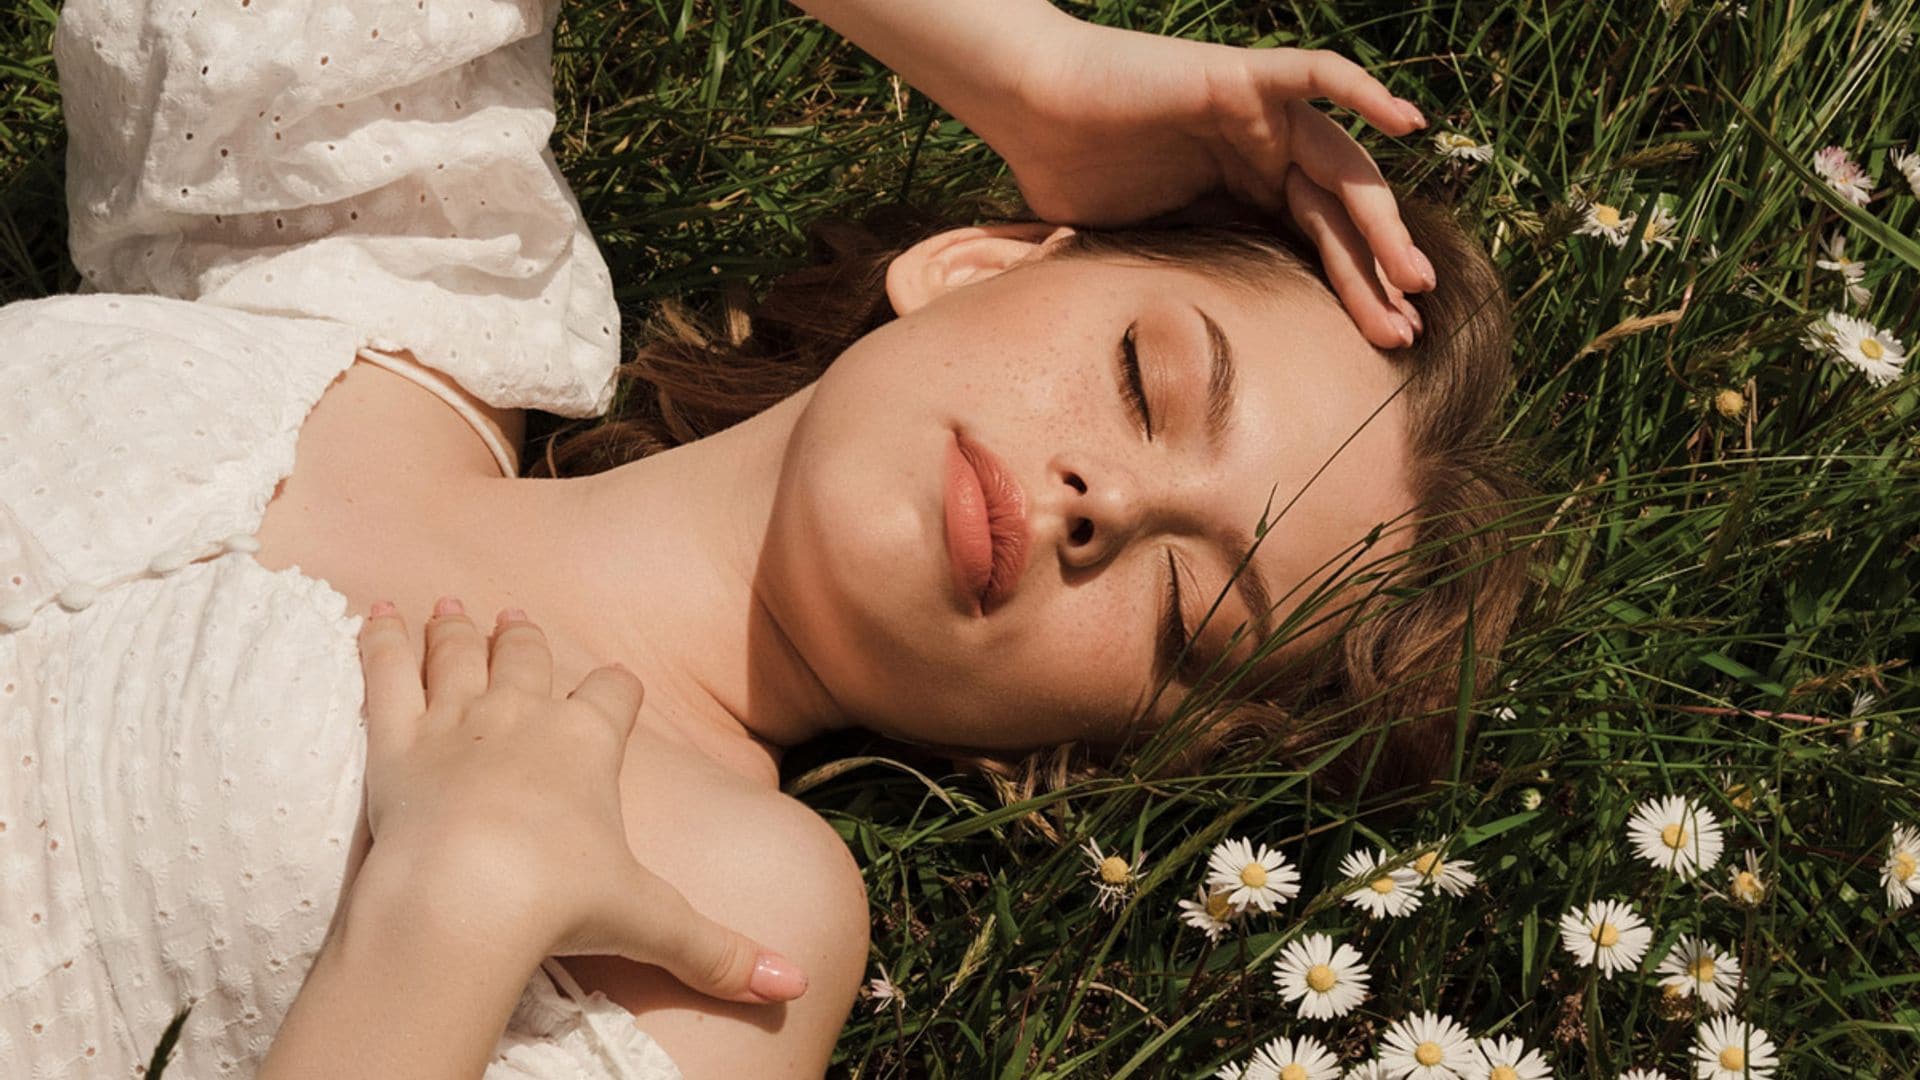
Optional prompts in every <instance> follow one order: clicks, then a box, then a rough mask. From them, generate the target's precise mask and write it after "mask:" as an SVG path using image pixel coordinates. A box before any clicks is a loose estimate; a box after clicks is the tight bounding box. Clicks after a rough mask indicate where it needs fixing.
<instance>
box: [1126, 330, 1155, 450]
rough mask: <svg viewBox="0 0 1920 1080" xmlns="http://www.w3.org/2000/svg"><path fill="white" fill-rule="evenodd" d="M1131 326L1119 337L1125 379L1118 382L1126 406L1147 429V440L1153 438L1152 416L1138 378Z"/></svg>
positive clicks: (1137, 358) (1138, 368)
mask: <svg viewBox="0 0 1920 1080" xmlns="http://www.w3.org/2000/svg"><path fill="white" fill-rule="evenodd" d="M1133 331H1134V327H1133V326H1128V327H1127V332H1126V333H1124V334H1122V335H1120V360H1121V367H1122V369H1123V372H1124V374H1125V375H1126V378H1124V379H1122V380H1120V386H1121V391H1122V393H1123V394H1124V395H1125V397H1126V399H1127V404H1129V405H1131V406H1133V410H1134V412H1136V413H1138V414H1140V423H1141V425H1142V426H1144V427H1145V428H1146V429H1147V438H1148V439H1152V438H1153V414H1152V413H1151V412H1149V411H1148V410H1147V391H1146V386H1145V384H1144V383H1143V382H1142V381H1141V378H1140V353H1139V350H1137V349H1136V348H1134V342H1133Z"/></svg>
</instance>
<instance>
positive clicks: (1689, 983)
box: [1654, 934, 1740, 1013]
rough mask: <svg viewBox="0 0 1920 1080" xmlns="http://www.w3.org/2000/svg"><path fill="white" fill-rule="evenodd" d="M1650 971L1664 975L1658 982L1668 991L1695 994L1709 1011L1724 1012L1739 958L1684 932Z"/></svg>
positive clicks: (1737, 975) (1737, 981)
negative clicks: (1658, 964) (1658, 963)
mask: <svg viewBox="0 0 1920 1080" xmlns="http://www.w3.org/2000/svg"><path fill="white" fill-rule="evenodd" d="M1654 971H1655V972H1656V973H1657V974H1660V975H1665V976H1666V978H1664V979H1661V980H1660V985H1661V986H1664V987H1666V988H1667V989H1668V991H1669V992H1671V993H1675V994H1677V995H1678V996H1680V997H1692V996H1693V995H1695V994H1696V993H1697V994H1699V995H1700V1003H1701V1004H1702V1005H1705V1006H1706V1007H1707V1011H1708V1012H1710V1013H1723V1012H1726V1011H1727V1009H1728V1008H1729V1007H1731V1006H1732V1005H1733V995H1734V991H1735V990H1737V989H1738V988H1739V986H1740V961H1739V960H1737V959H1735V958H1734V956H1733V954H1732V953H1729V952H1725V951H1722V950H1721V949H1720V948H1719V947H1718V946H1715V945H1713V944H1711V943H1710V942H1707V941H1705V940H1703V939H1701V938H1697V937H1692V936H1690V935H1687V934H1682V935H1680V940H1678V941H1676V942H1674V943H1673V948H1671V949H1669V950H1667V955H1666V958H1665V959H1663V960H1661V961H1660V966H1659V967H1657V968H1655V969H1654Z"/></svg>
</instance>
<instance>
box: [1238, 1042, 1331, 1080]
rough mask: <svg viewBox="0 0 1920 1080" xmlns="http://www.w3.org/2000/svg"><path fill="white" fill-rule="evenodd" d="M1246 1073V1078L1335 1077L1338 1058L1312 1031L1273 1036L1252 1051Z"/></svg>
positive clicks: (1325, 1079) (1313, 1079) (1293, 1079)
mask: <svg viewBox="0 0 1920 1080" xmlns="http://www.w3.org/2000/svg"><path fill="white" fill-rule="evenodd" d="M1247 1075H1248V1077H1249V1080H1251V1078H1253V1077H1273V1078H1275V1080H1334V1078H1335V1077H1337V1076H1339V1075H1340V1061H1339V1059H1337V1058H1335V1057H1334V1056H1333V1055H1332V1054H1331V1053H1328V1052H1327V1048H1326V1047H1325V1046H1323V1045H1321V1043H1320V1040H1319V1039H1316V1038H1314V1037H1313V1036H1311V1035H1302V1036H1300V1037H1299V1038H1298V1039H1272V1040H1270V1041H1268V1043H1267V1044H1266V1045H1265V1046H1262V1047H1261V1048H1260V1049H1258V1050H1255V1051H1254V1052H1253V1059H1252V1060H1250V1061H1248V1062H1247Z"/></svg>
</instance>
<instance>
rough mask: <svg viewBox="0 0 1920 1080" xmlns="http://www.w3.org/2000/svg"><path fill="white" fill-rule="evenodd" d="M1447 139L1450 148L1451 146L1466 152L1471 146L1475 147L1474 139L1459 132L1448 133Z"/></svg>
mask: <svg viewBox="0 0 1920 1080" xmlns="http://www.w3.org/2000/svg"><path fill="white" fill-rule="evenodd" d="M1446 139H1447V145H1448V146H1451V147H1454V148H1456V149H1460V150H1464V149H1466V148H1468V147H1470V146H1473V145H1475V143H1474V141H1473V139H1471V138H1470V137H1468V136H1466V135H1462V134H1460V133H1459V132H1457V131H1449V132H1447V135H1446Z"/></svg>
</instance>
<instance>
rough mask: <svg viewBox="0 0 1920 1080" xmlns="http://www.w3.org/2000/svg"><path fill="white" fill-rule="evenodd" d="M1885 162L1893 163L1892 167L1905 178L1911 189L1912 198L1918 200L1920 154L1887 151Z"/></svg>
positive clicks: (1919, 189) (1919, 195) (1919, 196)
mask: <svg viewBox="0 0 1920 1080" xmlns="http://www.w3.org/2000/svg"><path fill="white" fill-rule="evenodd" d="M1887 160H1889V161H1891V162H1893V167H1894V168H1895V169H1898V170H1899V171H1900V175H1901V176H1904V177H1906V178H1907V186H1908V187H1910V188H1912V189H1913V194H1914V197H1915V198H1920V154H1908V153H1904V152H1902V151H1899V150H1888V151H1887Z"/></svg>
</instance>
